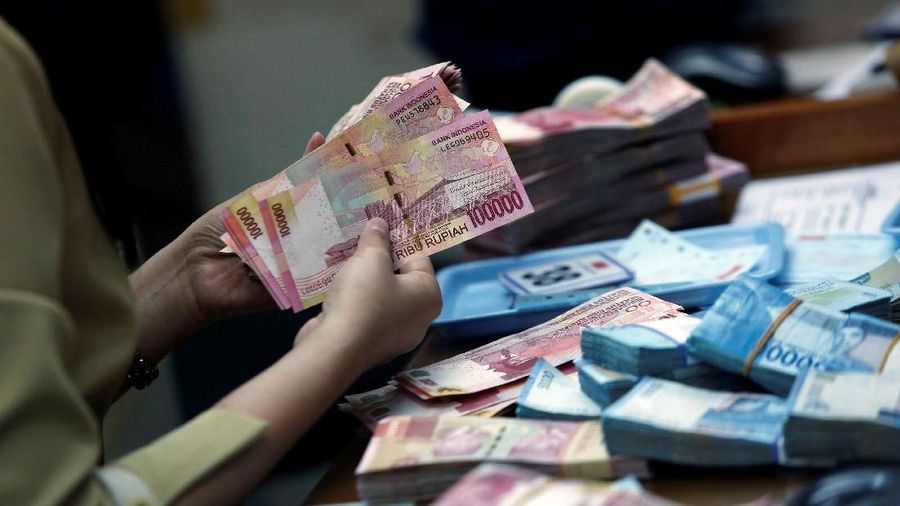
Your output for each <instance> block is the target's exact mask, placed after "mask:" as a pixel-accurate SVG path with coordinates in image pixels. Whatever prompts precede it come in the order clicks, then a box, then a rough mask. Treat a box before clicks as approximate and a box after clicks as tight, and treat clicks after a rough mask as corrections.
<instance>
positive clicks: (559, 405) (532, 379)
mask: <svg viewBox="0 0 900 506" xmlns="http://www.w3.org/2000/svg"><path fill="white" fill-rule="evenodd" d="M573 376H576V377H575V378H571V377H569V376H567V375H566V374H564V373H563V372H562V371H560V370H559V369H557V368H556V367H553V365H551V364H550V362H547V361H546V360H544V359H540V360H538V362H537V364H535V365H534V369H532V370H531V374H530V375H528V381H527V382H526V383H525V388H524V389H522V393H521V395H519V399H518V401H517V402H516V416H518V417H519V418H539V419H544V420H599V419H600V406H598V405H597V403H595V402H594V401H592V400H591V399H590V398H589V397H588V396H586V395H585V394H584V393H583V392H582V391H581V388H580V387H579V384H578V378H577V376H578V375H577V374H573Z"/></svg>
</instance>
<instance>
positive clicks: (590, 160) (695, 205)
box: [470, 60, 748, 253]
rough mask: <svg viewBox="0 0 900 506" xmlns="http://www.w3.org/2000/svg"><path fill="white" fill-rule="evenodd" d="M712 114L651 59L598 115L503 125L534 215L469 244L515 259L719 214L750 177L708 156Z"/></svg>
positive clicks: (530, 116)
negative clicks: (652, 224)
mask: <svg viewBox="0 0 900 506" xmlns="http://www.w3.org/2000/svg"><path fill="white" fill-rule="evenodd" d="M708 116H709V103H708V100H707V98H706V96H705V95H704V94H703V92H702V91H700V90H699V89H697V88H695V87H693V86H692V85H690V84H688V83H687V82H685V81H683V80H682V79H680V78H679V77H678V76H676V75H675V74H673V73H672V72H670V71H669V70H668V69H666V68H665V67H664V66H663V65H662V64H660V63H659V62H657V61H655V60H648V61H647V62H646V63H645V64H644V66H643V67H642V68H641V69H640V70H639V71H638V73H637V74H635V76H634V77H633V78H632V79H631V80H630V81H629V82H628V83H626V85H625V87H624V89H623V90H621V91H620V92H619V93H618V94H616V95H615V96H613V97H611V98H609V99H608V100H606V101H604V102H603V103H602V104H600V105H597V106H595V107H592V108H584V109H565V108H553V107H547V108H540V109H535V110H531V111H527V112H524V113H520V114H516V115H513V116H507V117H502V118H498V120H497V127H498V129H499V131H500V135H501V137H503V139H504V142H505V143H506V145H507V147H508V149H509V154H510V157H511V158H512V159H513V161H514V162H515V164H516V167H517V168H518V170H519V173H520V175H521V176H522V183H523V185H524V187H525V189H526V191H528V192H529V195H530V196H531V197H532V204H533V205H534V209H535V212H534V214H532V215H531V216H529V217H527V218H525V219H523V220H521V221H519V222H517V223H516V224H514V225H512V226H509V227H505V228H504V229H503V230H497V231H493V232H490V233H488V234H485V235H483V236H481V237H479V238H478V239H477V240H476V241H474V242H472V243H470V246H471V247H472V248H481V249H483V250H487V251H498V252H503V253H514V252H518V251H522V250H524V249H530V248H535V247H545V246H557V245H562V244H573V243H580V242H588V241H591V240H597V239H602V238H611V237H616V236H619V235H623V234H625V233H627V232H628V231H629V230H630V229H632V228H634V226H635V225H637V223H638V222H639V221H640V220H641V219H642V218H646V217H651V218H652V219H654V221H657V222H659V223H662V224H663V225H665V226H668V227H670V228H672V227H679V228H683V227H686V226H690V225H697V224H701V223H703V222H704V221H706V220H709V219H710V217H711V216H717V215H718V214H719V213H720V211H721V210H720V209H719V204H718V199H717V197H718V196H719V195H721V194H722V193H723V192H736V191H737V190H739V189H740V187H741V186H742V185H743V184H744V183H745V182H746V181H747V179H748V173H747V169H746V167H745V166H744V165H743V164H741V163H738V162H735V161H733V160H728V159H725V158H723V157H720V156H716V155H714V154H711V153H710V151H709V146H708V145H707V143H706V141H705V138H704V135H703V130H704V129H706V128H707V127H708V126H709V117H708ZM626 196H627V200H628V202H627V205H622V204H623V201H622V199H623V197H626Z"/></svg>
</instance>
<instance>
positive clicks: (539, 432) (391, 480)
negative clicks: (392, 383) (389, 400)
mask: <svg viewBox="0 0 900 506" xmlns="http://www.w3.org/2000/svg"><path fill="white" fill-rule="evenodd" d="M483 462H493V463H507V464H518V465H524V466H527V467H529V468H531V469H533V470H537V471H540V472H544V473H548V474H554V475H557V476H565V477H571V478H584V479H611V478H616V477H624V476H627V475H635V476H641V477H646V476H647V475H648V470H647V467H646V461H645V460H643V459H636V458H632V457H624V456H610V454H609V453H608V452H607V451H606V447H605V445H604V442H603V433H602V430H601V427H600V422H599V421H598V420H594V421H585V422H573V421H549V420H524V419H516V418H477V417H441V416H395V417H389V418H386V419H384V420H382V421H381V422H379V424H378V426H377V427H376V429H375V432H374V434H373V435H372V439H371V440H370V441H369V445H368V447H367V448H366V451H365V453H364V454H363V457H362V459H361V460H360V463H359V466H358V467H357V468H356V476H357V490H358V492H359V496H360V498H361V499H362V500H365V501H371V502H384V501H420V500H426V499H431V498H433V497H436V496H437V495H439V494H440V493H441V492H443V491H444V490H446V489H447V488H448V487H449V486H450V485H452V484H453V483H454V482H456V481H457V480H458V479H459V478H460V477H462V476H463V475H464V474H466V473H467V472H468V471H470V470H471V469H473V468H474V467H476V466H478V464H480V463H483Z"/></svg>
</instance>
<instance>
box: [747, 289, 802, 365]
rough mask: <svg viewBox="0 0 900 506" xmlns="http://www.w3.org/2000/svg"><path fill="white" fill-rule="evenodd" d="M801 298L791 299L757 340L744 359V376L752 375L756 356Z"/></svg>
mask: <svg viewBox="0 0 900 506" xmlns="http://www.w3.org/2000/svg"><path fill="white" fill-rule="evenodd" d="M800 302H801V300H800V299H794V300H792V301H791V303H790V304H788V305H787V307H785V308H784V310H783V311H782V312H781V314H780V315H778V318H775V319H774V320H772V323H770V324H769V327H768V328H767V329H766V331H765V332H763V335H762V336H760V338H759V340H758V341H756V344H755V345H754V346H753V349H752V350H750V354H749V355H747V359H746V360H744V370H743V374H744V376H750V368H751V367H753V362H754V361H755V360H756V356H757V355H759V353H760V352H761V351H762V350H763V348H765V347H766V344H767V343H768V342H769V338H771V337H772V335H774V334H775V331H776V330H778V327H780V326H781V324H782V323H783V322H784V320H785V319H786V318H787V317H788V316H790V315H791V313H793V312H794V310H795V309H797V306H799V305H800Z"/></svg>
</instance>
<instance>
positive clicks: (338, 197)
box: [221, 63, 532, 311]
mask: <svg viewBox="0 0 900 506" xmlns="http://www.w3.org/2000/svg"><path fill="white" fill-rule="evenodd" d="M458 80H459V73H458V71H456V70H455V69H454V67H452V66H451V65H449V64H448V63H442V64H438V65H433V66H431V67H427V68H424V69H420V70H416V71H413V72H408V73H405V74H399V75H395V76H388V77H386V78H384V79H383V80H382V81H381V82H380V83H379V84H378V85H377V86H376V87H375V89H374V90H373V91H372V93H370V94H369V96H368V97H367V98H366V100H365V101H363V102H362V103H360V104H358V105H356V106H354V107H353V108H352V109H351V110H350V111H349V112H348V113H347V114H346V115H345V116H344V117H343V118H341V120H340V121H339V122H338V124H337V125H336V126H335V128H334V129H333V130H332V132H331V134H330V136H329V137H330V138H329V140H328V141H327V142H326V143H325V144H324V145H323V146H321V147H319V148H318V149H316V150H315V151H313V152H312V153H309V154H307V155H306V156H304V157H303V158H301V159H300V160H298V161H297V162H295V163H294V164H292V165H291V166H289V167H288V168H286V169H285V170H283V171H282V172H280V173H278V174H276V175H275V176H274V177H272V178H271V179H269V180H268V181H265V182H263V183H260V184H258V185H256V186H254V187H253V188H251V189H250V190H248V191H247V192H245V193H244V194H242V195H240V196H239V197H237V198H235V199H234V200H233V201H232V202H230V203H229V205H228V207H226V208H225V209H223V210H222V212H221V218H222V220H223V223H224V224H225V229H226V231H227V234H226V235H225V236H223V238H222V239H223V241H224V242H225V244H226V245H227V246H228V247H229V248H231V249H232V250H233V251H234V252H235V253H237V254H238V255H240V256H241V258H242V259H243V260H244V261H245V262H246V263H247V265H249V266H250V267H251V268H252V269H253V270H254V272H255V273H256V274H257V276H258V277H259V279H260V280H261V281H262V282H263V284H264V285H265V286H266V288H267V289H268V291H269V293H270V294H271V295H272V297H273V298H274V299H275V301H276V302H277V303H278V305H279V307H281V308H283V309H287V308H291V309H293V310H294V311H300V310H302V309H304V308H307V307H310V306H313V305H315V304H319V303H321V302H322V301H323V300H324V297H325V293H326V291H327V289H328V287H329V286H330V284H331V281H332V280H333V278H334V276H335V274H336V273H337V271H338V269H339V268H340V266H341V265H342V264H343V262H344V261H345V260H346V259H347V258H349V257H350V255H352V253H353V251H354V249H355V248H356V243H357V241H358V239H359V235H360V233H361V231H362V229H363V227H364V224H365V222H366V221H367V220H369V219H370V218H373V217H381V218H384V219H385V220H386V221H387V222H388V224H389V227H390V235H391V243H392V249H393V258H394V264H395V267H399V266H400V265H402V264H403V263H405V262H407V261H409V260H410V259H412V258H416V257H419V256H423V255H430V254H432V253H435V252H438V251H441V250H443V249H446V248H448V247H451V246H454V245H456V244H460V243H462V242H463V241H466V240H468V239H471V238H472V237H475V236H477V235H479V234H482V233H484V232H487V231H489V230H492V229H495V228H497V227H499V226H502V225H505V224H508V223H511V222H513V221H515V220H517V219H519V218H521V217H523V216H525V215H527V214H529V213H530V212H531V211H532V206H531V203H530V200H529V198H528V195H527V194H526V193H525V189H524V188H523V186H522V183H521V181H520V180H519V176H518V174H517V173H516V170H515V167H513V164H512V161H511V160H510V158H509V155H508V154H507V152H506V148H505V147H504V145H503V143H502V142H501V140H500V136H499V133H498V132H497V129H496V127H495V125H494V123H493V120H492V118H491V115H490V113H488V112H487V111H484V112H481V113H478V114H473V115H463V114H462V112H463V109H464V108H465V107H466V106H467V105H468V104H466V103H465V102H464V101H462V100H459V99H458V98H457V97H455V96H454V95H453V94H452V93H451V91H450V89H449V88H448V86H447V83H449V84H451V85H452V84H454V83H457V84H458Z"/></svg>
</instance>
